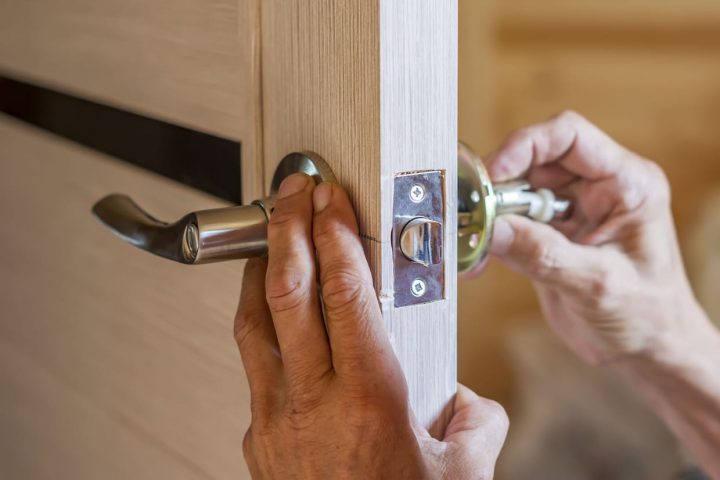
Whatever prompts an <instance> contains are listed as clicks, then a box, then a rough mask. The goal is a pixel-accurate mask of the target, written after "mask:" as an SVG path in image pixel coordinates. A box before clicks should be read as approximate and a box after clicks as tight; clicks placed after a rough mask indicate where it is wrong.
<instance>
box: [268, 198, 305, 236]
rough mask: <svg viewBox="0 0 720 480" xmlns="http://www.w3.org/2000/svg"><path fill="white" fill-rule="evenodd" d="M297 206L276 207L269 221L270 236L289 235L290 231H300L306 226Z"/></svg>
mask: <svg viewBox="0 0 720 480" xmlns="http://www.w3.org/2000/svg"><path fill="white" fill-rule="evenodd" d="M298 213H299V212H297V209H296V208H293V207H290V206H288V207H286V208H277V207H276V208H275V210H273V214H272V215H271V216H270V221H269V222H268V237H269V238H271V239H272V238H278V237H284V236H285V235H288V231H299V230H302V229H303V227H304V223H303V221H302V216H301V215H299V214H298Z"/></svg>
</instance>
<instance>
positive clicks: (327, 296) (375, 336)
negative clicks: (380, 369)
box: [313, 183, 392, 374]
mask: <svg viewBox="0 0 720 480" xmlns="http://www.w3.org/2000/svg"><path fill="white" fill-rule="evenodd" d="M313 201H314V208H315V217H314V221H313V241H314V243H315V247H316V249H317V259H318V265H319V269H320V283H321V285H322V295H323V300H324V306H325V318H326V321H327V328H328V336H329V338H330V350H331V354H332V359H333V366H334V367H335V370H336V371H337V372H338V373H341V374H342V373H343V370H344V371H345V372H347V371H349V370H352V369H354V368H355V369H356V368H357V361H358V359H361V360H362V361H363V362H372V361H373V360H379V361H382V362H388V361H391V358H392V357H390V356H389V354H390V353H392V347H391V346H390V342H389V340H388V338H387V334H386V332H385V326H384V324H383V319H382V314H381V312H380V305H379V303H378V300H377V297H376V295H375V289H374V288H373V283H372V276H371V274H370V268H369V266H368V263H367V260H366V258H365V252H364V251H363V248H362V245H361V243H360V237H359V235H358V226H357V221H356V220H355V213H354V212H353V209H352V205H351V204H350V200H349V199H348V197H347V194H346V193H345V191H344V190H343V189H342V188H341V187H340V186H339V185H336V184H332V183H323V184H321V185H319V186H318V187H317V188H316V189H315V192H314V196H313Z"/></svg>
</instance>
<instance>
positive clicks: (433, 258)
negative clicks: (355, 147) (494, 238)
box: [392, 171, 445, 307]
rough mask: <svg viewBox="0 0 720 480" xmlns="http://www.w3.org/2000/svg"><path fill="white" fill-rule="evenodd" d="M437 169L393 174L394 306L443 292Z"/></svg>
mask: <svg viewBox="0 0 720 480" xmlns="http://www.w3.org/2000/svg"><path fill="white" fill-rule="evenodd" d="M443 182H444V175H443V172H441V171H428V172H412V173H402V174H398V175H397V176H396V177H395V183H394V187H395V189H394V202H393V233H392V239H393V254H394V279H395V280H394V287H395V306H396V307H406V306H410V305H420V304H424V303H430V302H435V301H438V300H442V299H443V298H444V296H445V258H444V251H443V244H444V238H445V237H444V235H445V189H444V183H443Z"/></svg>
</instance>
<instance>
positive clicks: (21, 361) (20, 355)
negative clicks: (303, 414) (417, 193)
mask: <svg viewBox="0 0 720 480" xmlns="http://www.w3.org/2000/svg"><path fill="white" fill-rule="evenodd" d="M456 17H457V12H456V5H455V2H454V1H446V0H421V1H410V0H380V1H376V2H357V1H355V0H341V1H333V0H302V1H301V0H294V1H280V0H262V1H260V0H257V1H256V0H242V1H237V0H212V1H210V2H208V1H205V0H181V1H172V2H171V1H168V0H154V1H152V2H126V1H122V2H121V1H119V0H107V1H104V2H97V1H90V0H69V1H66V2H62V4H59V3H57V2H51V1H48V0H34V1H28V2H11V1H4V2H0V75H1V76H3V77H6V78H10V79H12V80H13V81H20V82H23V83H27V84H33V85H37V86H41V87H43V88H46V89H48V90H53V91H59V92H63V93H65V94H69V95H72V96H73V97H75V98H80V99H86V100H90V101H92V102H95V103H98V104H103V105H107V106H110V107H113V108H115V109H118V110H123V111H128V112H132V113H134V114H138V115H141V116H143V117H150V118H154V119H159V120H162V121H164V122H166V123H170V124H173V125H176V126H178V127H180V128H184V129H187V130H192V131H200V132H203V133H206V134H209V135H212V136H214V137H218V138H221V139H224V140H228V141H231V142H236V143H239V144H240V151H241V154H240V155H238V156H239V157H240V158H238V162H239V163H240V164H241V168H240V171H241V172H242V175H241V176H238V177H239V178H237V182H238V183H240V184H241V185H242V192H243V197H244V200H245V201H249V200H251V199H253V198H256V197H258V196H260V195H261V194H263V193H264V188H266V187H267V183H268V179H269V177H270V176H271V175H272V172H273V169H274V167H275V165H276V164H277V162H278V161H279V160H280V159H281V158H282V157H283V156H284V155H285V154H287V153H289V152H291V151H298V150H312V151H314V152H316V153H318V154H319V155H321V156H322V157H324V158H325V159H326V160H327V162H328V163H329V164H330V166H331V167H332V168H333V170H334V171H335V173H336V175H337V176H338V178H339V180H340V182H341V183H343V185H345V186H346V187H347V188H348V189H349V191H350V192H351V194H352V198H353V199H354V202H355V207H356V209H357V211H358V215H359V218H360V223H361V230H362V235H363V238H364V240H365V247H366V253H367V256H368V260H369V262H370V264H371V267H372V269H373V272H374V278H375V282H376V287H377V291H378V298H379V301H380V303H381V305H382V306H383V311H384V315H385V318H386V323H387V327H388V332H389V334H390V336H391V339H392V342H393V345H394V347H395V350H396V352H397V354H398V356H399V357H400V359H401V362H402V364H403V367H404V370H405V373H406V377H407V380H408V383H409V386H410V391H411V400H412V403H413V408H414V409H415V412H416V414H417V415H418V417H419V418H420V419H421V421H422V422H424V423H425V424H426V425H428V426H429V427H430V426H432V427H433V431H434V432H435V433H436V434H439V433H440V432H441V431H442V428H443V426H444V424H445V422H446V419H447V415H448V414H449V405H450V402H451V399H452V396H453V394H454V392H455V378H456V373H455V370H456V367H455V356H456V352H455V345H456V342H455V328H456V324H455V309H456V291H455V288H456V287H455V277H456V273H455V238H454V232H455V215H454V211H455V209H456V205H455V196H456V186H455V178H456V173H455V161H456V160H455V155H456V141H457V127H456V125H457V119H456V116H457V94H456V91H457V89H456V61H457V26H456V22H457V18H456ZM53 113H55V114H58V112H53ZM64 121H67V122H71V124H72V122H73V121H74V120H73V119H72V118H68V119H66V120H64ZM64 121H63V122H61V123H64ZM130 140H133V141H134V140H136V141H137V142H143V141H145V140H143V139H139V138H138V139H128V141H130ZM140 146H141V147H142V145H140ZM0 159H1V160H0V162H1V164H2V168H3V174H2V175H0V205H1V206H0V209H1V210H0V212H1V213H2V216H3V218H4V219H5V221H6V222H7V225H8V228H5V229H3V231H2V233H0V240H2V244H3V245H4V247H3V249H1V250H0V265H2V277H0V282H1V284H0V287H1V288H0V292H1V293H0V298H1V299H2V304H3V314H2V317H1V320H0V356H2V361H0V379H2V380H1V381H2V383H3V385H4V387H3V388H2V389H0V432H1V433H0V474H2V476H3V477H7V478H48V477H53V478H228V477H231V476H232V477H237V476H240V477H241V478H242V477H243V475H244V476H247V473H246V469H245V466H244V461H243V459H242V453H241V448H240V446H241V441H242V436H243V434H244V431H245V429H246V428H247V425H248V423H249V397H248V392H247V387H246V383H245V379H244V378H243V374H242V368H241V365H240V362H239V356H238V355H237V352H236V348H235V345H234V341H233V338H232V318H233V313H234V309H235V307H236V302H237V294H238V290H239V286H240V281H241V272H242V263H240V262H228V263H222V264H215V265H206V266H199V267H187V266H183V265H179V264H174V263H171V262H168V261H166V260H163V259H159V258H155V257H153V256H150V255H148V254H146V253H145V252H142V251H140V250H137V249H134V248H132V247H130V246H128V245H126V244H124V243H122V242H121V241H119V240H117V239H116V238H114V237H112V236H111V235H110V234H109V233H108V232H107V231H106V230H104V229H103V228H102V227H101V226H100V225H99V224H98V223H97V222H96V221H95V220H94V219H93V218H92V216H91V215H90V207H91V205H92V203H93V202H94V201H95V200H97V199H98V198H100V197H101V196H103V195H104V194H107V193H111V192H114V191H119V192H124V193H127V194H129V195H130V196H131V197H133V198H135V199H136V200H138V202H139V203H140V204H141V205H143V206H146V207H147V208H148V209H149V210H150V211H151V212H152V213H153V214H155V215H157V216H158V217H160V218H168V219H171V218H178V217H179V216H181V215H182V214H184V213H186V212H187V211H189V210H195V209H202V208H208V207H214V206H221V205H224V204H228V203H227V202H225V201H221V200H218V199H217V198H214V197H212V196H209V195H207V194H206V193H203V192H200V191H197V190H195V189H192V188H189V187H186V186H183V185H180V184H178V183H176V182H173V181H171V180H168V179H166V178H163V177H161V176H158V175H156V174H154V173H148V172H147V171H146V170H143V169H139V168H137V167H136V166H132V165H129V164H127V163H124V162H119V161H117V159H114V158H112V157H110V156H108V155H105V154H102V153H99V152H97V151H95V150H93V149H89V148H87V146H83V145H81V144H78V143H76V142H72V141H70V140H68V139H66V138H63V137H61V136H58V135H53V134H52V133H48V132H45V131H42V130H41V129H38V128H36V127H34V126H31V125H28V124H26V123H24V122H22V121H19V120H18V119H16V118H13V117H12V116H8V115H0ZM204 161H206V162H209V160H208V159H203V158H198V159H197V162H200V163H199V165H200V168H204V166H203V165H205V164H203V163H202V162H204ZM208 168H209V167H208ZM413 172H439V175H440V176H441V178H442V183H441V189H440V190H439V191H438V192H435V194H439V195H441V197H442V204H443V207H444V212H443V216H444V230H443V232H444V233H443V235H444V238H443V244H444V245H443V246H444V252H445V254H444V260H443V266H444V276H443V282H444V290H443V294H442V298H441V299H439V300H438V301H434V302H431V303H427V304H423V305H417V306H406V307H400V308H396V307H395V296H396V291H395V284H394V260H393V246H392V235H393V188H394V182H395V177H397V176H398V175H402V174H408V173H413ZM190 180H191V181H192V179H190ZM190 183H192V182H190Z"/></svg>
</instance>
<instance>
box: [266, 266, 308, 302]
mask: <svg viewBox="0 0 720 480" xmlns="http://www.w3.org/2000/svg"><path fill="white" fill-rule="evenodd" d="M307 278H308V274H307V272H305V271H302V269H301V268H300V267H298V268H291V267H289V266H283V267H281V268H279V269H278V271H276V272H272V273H271V274H270V275H269V276H268V282H267V286H266V288H265V297H266V300H267V304H268V307H269V308H270V311H271V312H273V313H282V312H285V311H288V310H295V309H298V308H300V307H302V306H303V305H305V304H306V303H307V302H308V300H309V299H310V294H309V286H308V285H307V283H308V279H307Z"/></svg>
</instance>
